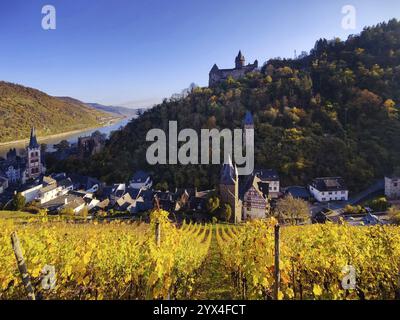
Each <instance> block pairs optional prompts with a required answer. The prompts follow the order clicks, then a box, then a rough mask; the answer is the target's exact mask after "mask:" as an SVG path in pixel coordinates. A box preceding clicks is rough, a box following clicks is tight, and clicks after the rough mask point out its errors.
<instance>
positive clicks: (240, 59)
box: [235, 51, 246, 69]
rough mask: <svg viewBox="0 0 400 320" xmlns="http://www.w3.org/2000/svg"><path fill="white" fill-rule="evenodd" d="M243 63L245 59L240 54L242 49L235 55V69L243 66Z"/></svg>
mask: <svg viewBox="0 0 400 320" xmlns="http://www.w3.org/2000/svg"><path fill="white" fill-rule="evenodd" d="M245 63H246V60H245V58H244V56H243V55H242V51H239V54H238V55H237V57H236V59H235V66H236V69H241V68H243V67H244V65H245Z"/></svg>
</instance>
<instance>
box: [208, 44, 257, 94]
mask: <svg viewBox="0 0 400 320" xmlns="http://www.w3.org/2000/svg"><path fill="white" fill-rule="evenodd" d="M245 64H246V60H245V58H244V56H243V55H242V52H241V51H239V54H238V55H237V57H236V59H235V68H234V69H219V68H218V66H217V65H216V64H214V66H213V67H212V69H211V71H210V80H209V86H210V87H212V86H215V85H217V84H218V83H220V82H221V81H225V80H227V79H228V78H229V77H232V78H233V79H235V80H237V79H240V78H242V77H244V76H245V75H246V74H247V73H249V72H253V71H255V70H256V69H257V68H258V61H257V60H256V61H254V63H253V64H248V65H247V66H246V65H245Z"/></svg>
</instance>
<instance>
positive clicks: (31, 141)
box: [28, 127, 40, 149]
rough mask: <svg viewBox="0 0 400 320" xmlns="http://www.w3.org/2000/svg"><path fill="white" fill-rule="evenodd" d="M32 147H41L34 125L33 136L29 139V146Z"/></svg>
mask: <svg viewBox="0 0 400 320" xmlns="http://www.w3.org/2000/svg"><path fill="white" fill-rule="evenodd" d="M28 147H29V148H30V149H37V148H40V145H39V143H38V142H37V139H36V130H35V127H33V128H32V129H31V137H30V139H29V146H28Z"/></svg>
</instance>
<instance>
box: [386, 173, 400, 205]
mask: <svg viewBox="0 0 400 320" xmlns="http://www.w3.org/2000/svg"><path fill="white" fill-rule="evenodd" d="M385 196H386V197H387V198H388V199H390V200H395V199H400V176H398V177H396V176H391V177H385Z"/></svg>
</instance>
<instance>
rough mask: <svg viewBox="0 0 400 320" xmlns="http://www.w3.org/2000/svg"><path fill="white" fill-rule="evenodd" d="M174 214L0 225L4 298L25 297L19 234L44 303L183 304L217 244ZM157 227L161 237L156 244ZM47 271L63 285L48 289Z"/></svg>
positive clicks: (0, 279) (206, 228)
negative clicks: (140, 219) (14, 240)
mask: <svg viewBox="0 0 400 320" xmlns="http://www.w3.org/2000/svg"><path fill="white" fill-rule="evenodd" d="M167 215H168V213H166V212H163V211H158V212H153V213H152V223H151V224H150V225H146V224H144V223H143V224H137V223H123V222H111V223H96V222H94V223H89V224H82V223H81V224H75V223H68V222H63V221H59V222H57V221H54V220H53V221H51V222H49V221H47V218H43V219H42V220H41V221H37V220H34V221H32V222H30V223H29V222H28V223H26V224H16V223H14V222H12V221H8V220H3V221H2V220H0V256H1V257H2V259H1V260H0V286H1V287H0V299H22V298H25V297H26V293H25V290H24V286H23V285H22V281H21V277H20V275H19V272H18V269H17V265H16V260H15V257H14V253H13V250H12V247H11V245H10V234H11V233H12V232H13V231H17V234H18V237H19V238H20V242H21V246H22V248H23V254H24V257H25V260H26V264H27V266H28V270H29V274H30V277H31V280H32V283H33V284H34V287H35V288H36V291H37V295H38V296H41V297H42V299H168V298H169V299H184V298H190V297H191V294H192V292H191V288H192V284H193V282H194V280H193V277H194V276H195V275H196V271H197V270H198V269H199V268H200V266H201V264H202V261H203V260H204V258H205V256H206V254H207V252H208V248H209V246H210V242H211V236H212V233H211V227H209V226H201V225H193V224H185V225H183V226H182V227H181V228H179V229H178V228H176V227H175V226H174V225H173V224H171V223H169V222H168V221H167V218H166V217H167ZM156 224H159V228H160V233H161V238H160V241H159V242H160V245H159V246H158V245H157V243H156V241H155V240H154V239H155V228H156ZM45 265H50V266H54V267H55V270H56V286H55V288H54V289H52V290H42V288H41V286H40V279H41V273H42V269H43V267H44V266H45Z"/></svg>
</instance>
